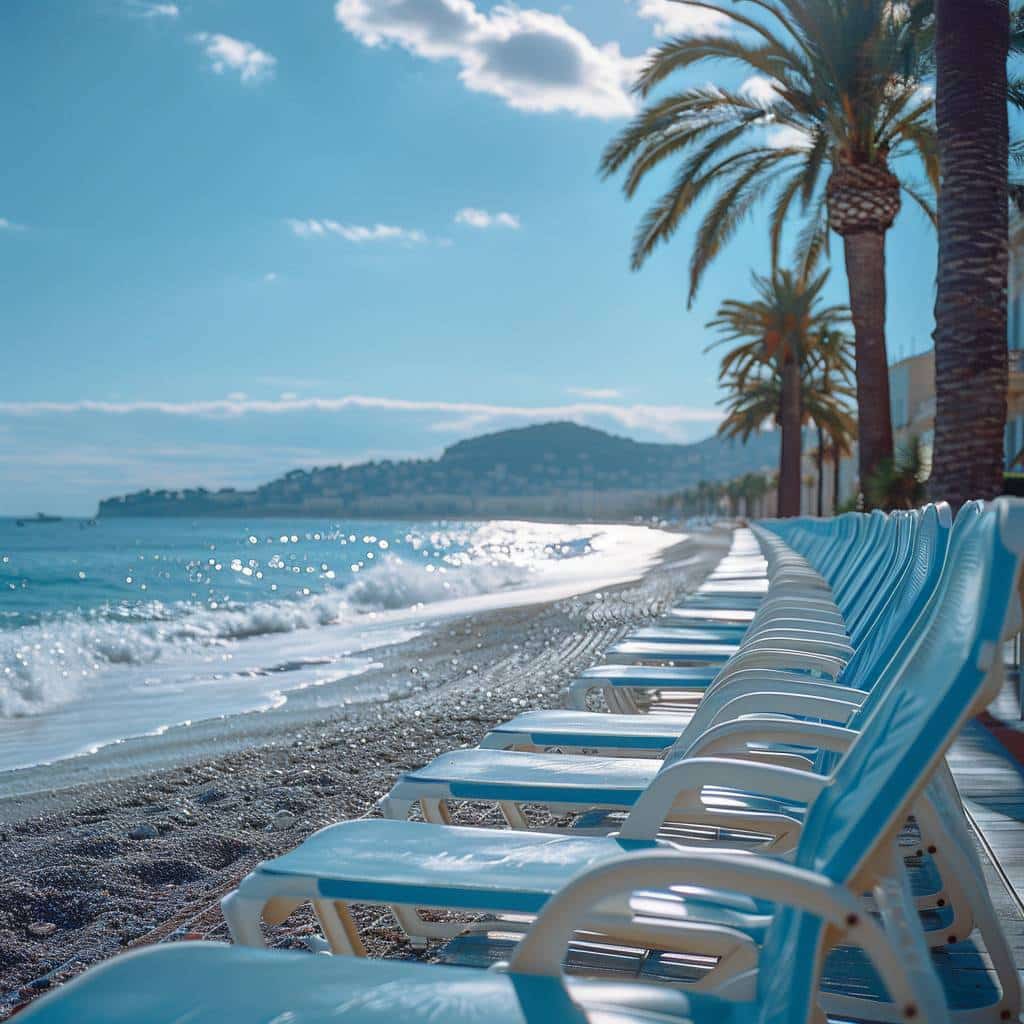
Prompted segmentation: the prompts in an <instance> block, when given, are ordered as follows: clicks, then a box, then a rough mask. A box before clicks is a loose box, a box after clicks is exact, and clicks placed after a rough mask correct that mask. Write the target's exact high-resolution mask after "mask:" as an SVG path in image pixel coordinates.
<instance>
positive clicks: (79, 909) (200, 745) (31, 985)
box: [0, 530, 730, 1018]
mask: <svg viewBox="0 0 1024 1024" xmlns="http://www.w3.org/2000/svg"><path fill="white" fill-rule="evenodd" d="M729 539H730V535H729V533H728V532H727V531H724V530H716V531H713V532H711V533H703V534H695V535H693V536H692V537H690V538H689V539H687V540H686V541H684V542H682V543H681V544H679V545H677V546H676V547H673V548H671V549H669V550H668V551H667V552H666V554H665V557H664V558H663V560H662V562H661V563H660V564H659V565H658V566H656V567H654V568H653V569H651V570H650V571H648V572H647V574H646V575H645V576H644V577H643V578H642V579H640V580H638V581H636V582H634V583H629V584H624V585H620V586H617V587H614V588H610V589H608V590H606V591H596V592H592V593H589V594H584V595H581V596H579V597H574V598H568V599H565V600H560V601H556V602H553V603H548V604H538V605H532V606H526V607H520V608H513V609H505V610H502V611H495V612H488V613H485V614H478V615H472V616H467V617H464V618H459V619H450V620H447V621H444V622H441V623H439V624H437V625H436V626H434V627H431V628H430V629H428V631H427V632H425V633H424V634H423V635H421V636H418V637H417V638H415V639H414V640H411V641H409V642H407V643H404V644H401V645H398V646H395V647H391V648H383V649H379V650H376V651H373V652H371V654H372V657H373V659H374V664H375V666H376V667H375V668H373V669H371V671H370V672H369V673H367V674H366V675H365V676H361V677H359V686H358V693H359V694H360V695H361V698H360V701H359V702H353V703H350V704H349V705H347V706H345V705H340V706H332V707H329V708H324V707H321V706H319V704H320V703H322V702H323V695H322V694H321V695H310V696H309V697H308V699H307V700H306V702H305V703H303V701H302V700H301V699H296V700H295V701H294V702H292V701H291V700H290V701H289V704H291V707H286V709H283V710H282V712H281V713H274V714H262V715H242V716H237V717H236V718H234V719H230V720H227V721H225V722H219V723H210V724H200V725H198V726H195V727H192V728H190V729H179V730H173V731H172V733H170V734H168V735H167V736H164V737H159V738H158V741H157V740H151V741H149V742H148V743H147V744H145V745H144V746H139V745H132V744H121V745H118V747H116V748H111V749H109V750H107V751H105V752H101V754H99V755H94V756H93V757H92V758H79V759H75V761H73V762H63V763H61V765H59V766H58V765H55V766H50V767H49V768H43V769H36V770H33V771H30V772H25V773H19V774H18V775H17V776H16V777H14V778H13V779H9V780H8V784H7V785H6V786H5V785H4V783H3V781H2V780H0V1018H3V1017H4V1016H5V1015H6V1014H7V1013H9V1012H10V1011H11V1010H13V1009H14V1008H15V1007H16V1006H17V1005H18V1004H19V1003H22V1002H24V1001H25V1000H26V999H30V998H32V997H34V996H35V995H38V994H39V993H40V992H42V991H45V990H46V989H48V988H50V987H52V985H54V984H57V983H60V982H62V981H64V980H66V979H67V978H69V977H71V976H73V975H74V974H77V973H78V972H80V971H81V970H83V969H84V968H86V967H88V966H89V965H90V964H93V963H95V962H97V961H99V960H102V959H104V958H106V957H108V956H111V955H113V954H115V953H117V952H119V951H121V950H123V949H124V948H126V947H130V946H135V945H143V944H147V943H149V942H155V941H161V940H165V939H182V938H199V937H202V938H219V939H224V938H226V937H227V933H226V929H225V927H224V925H223V921H222V919H221V917H220V913H219V909H218V906H217V902H218V900H219V898H220V897H221V896H222V895H223V894H224V893H225V892H227V891H228V890H229V889H231V888H232V887H233V886H234V884H235V883H236V882H237V881H238V879H239V878H241V877H242V876H243V875H244V874H246V873H247V872H248V871H249V870H250V869H251V868H252V866H253V865H254V864H256V863H257V862H258V861H260V860H262V859H265V858H267V857H271V856H274V855H276V854H279V853H282V852H284V851H285V850H287V849H290V848H291V847H293V846H295V845H297V844H298V843H299V842H301V841H302V839H303V838H304V837H306V836H308V835H309V834H310V833H312V832H314V831H316V830H317V829H319V828H321V827H323V826H324V825H327V824H330V823H332V822H335V821H339V820H343V819H350V818H356V817H361V816H365V815H370V814H373V813H374V807H375V803H376V801H377V800H378V799H379V798H380V797H381V796H383V795H384V794H385V793H386V792H387V790H388V789H389V788H390V786H391V784H392V782H393V781H394V779H395V777H396V776H397V775H398V774H399V773H400V772H402V771H405V770H408V769H411V768H415V767H418V766H420V765H422V764H424V763H425V762H426V761H428V760H430V759H431V758H432V757H434V756H435V755H437V754H439V753H443V752H444V751H446V750H450V749H454V748H457V747H465V746H475V745H476V743H477V742H478V741H479V739H480V737H481V736H482V735H483V734H484V732H486V730H487V729H488V728H489V727H490V726H491V725H493V724H495V723H497V722H499V721H502V720H504V719H506V718H508V717H510V716H512V715H515V714H517V713H519V712H521V711H524V710H527V709H530V708H542V707H558V706H560V705H561V703H562V691H563V690H564V688H565V686H566V685H567V684H568V682H569V681H570V680H571V679H572V678H573V677H574V676H575V675H576V674H578V673H579V672H580V671H581V670H582V669H584V668H586V667H588V666H589V665H591V664H593V663H595V662H596V661H598V660H599V658H600V655H601V652H602V651H603V650H604V648H606V647H607V646H608V644H610V643H612V642H614V641H615V640H616V639H618V638H619V637H620V636H622V635H623V634H624V633H625V632H626V631H627V630H629V629H630V628H632V627H635V626H637V625H640V624H643V623H645V622H647V621H649V620H650V619H651V618H653V617H655V616H657V615H658V614H660V613H661V612H663V611H664V610H665V609H666V608H668V607H670V606H671V605H672V603H674V602H675V601H677V600H678V599H679V597H680V596H681V595H682V594H684V593H685V592H686V591H688V590H692V589H693V588H694V587H696V586H697V585H698V584H699V582H700V581H701V579H703V577H704V576H705V575H706V574H707V573H708V572H709V571H710V569H711V568H712V567H713V566H714V565H715V563H716V562H717V561H718V560H719V559H720V558H721V557H722V556H723V555H724V554H725V552H726V550H727V549H728V544H729ZM396 681H397V684H398V685H397V686H396ZM396 693H398V694H400V695H398V696H395V694H396ZM54 786H59V787H61V788H59V789H54V788H53V787H54ZM472 813H473V812H472V810H470V811H469V814H470V815H472ZM359 917H360V923H361V925H362V927H363V935H364V938H367V939H368V946H369V948H370V951H371V953H373V954H374V955H389V956H409V955H412V954H411V951H410V949H409V947H408V945H407V944H406V943H405V942H404V941H403V939H402V937H401V935H400V934H399V933H398V932H397V931H396V930H395V928H394V927H393V924H392V922H391V918H390V916H389V915H388V914H387V912H386V911H384V910H383V909H382V908H366V910H365V911H363V912H362V913H360V915H359ZM313 931H314V925H313V921H312V917H311V916H310V915H309V914H308V913H306V912H302V911H300V912H298V913H296V915H294V916H293V917H292V918H291V919H290V920H289V921H288V922H286V924H285V925H284V926H282V927H281V928H277V929H274V930H272V932H271V933H270V934H269V935H268V938H269V940H270V941H271V943H272V944H274V945H283V946H295V945H302V944H303V942H304V941H305V940H306V938H307V937H308V936H309V935H311V934H312V932H313Z"/></svg>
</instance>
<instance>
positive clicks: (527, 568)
mask: <svg viewBox="0 0 1024 1024" xmlns="http://www.w3.org/2000/svg"><path fill="white" fill-rule="evenodd" d="M681 539H682V538H681V537H680V534H678V533H670V532H667V531H663V530H659V529H654V528H650V527H647V526H642V525H595V524H564V523H535V522H514V521H489V522H456V521H443V522H439V521H435V522H386V521H373V522H354V521H353V522H348V521H331V520H323V521H318V520H313V519H259V520H254V521H245V520H242V519H199V520H188V519H100V520H80V519H64V520H60V521H58V522H29V523H26V524H24V525H18V522H17V521H16V520H14V519H0V772H2V771H6V770H10V769H15V768H23V767H29V766H32V765H40V764H48V763H51V762H56V761H60V760H62V759H66V758H71V757H85V756H89V755H90V754H92V753H95V752H96V751H98V750H100V749H102V748H103V747H104V746H106V745H109V744H114V743H120V742H123V741H124V740H126V739H130V738H132V737H139V736H159V735H160V734H161V733H163V732H165V731H166V730H168V729H170V728H171V727H173V726H188V725H190V724H193V723H198V722H202V721H207V720H209V719H213V718H219V717H225V716H232V715H240V714H243V713H247V712H260V711H268V710H271V709H274V708H280V707H282V706H283V705H285V704H286V703H287V702H288V700H289V695H290V694H292V695H294V694H296V692H297V691H302V690H307V689H308V688H309V687H324V692H325V693H327V692H329V693H331V694H336V695H338V696H337V697H336V698H332V699H337V700H339V701H340V700H344V699H345V698H344V694H345V693H346V691H347V690H348V689H349V686H348V682H349V681H350V682H351V686H352V687H357V686H358V680H359V676H360V675H361V674H362V673H365V672H366V671H367V670H368V669H369V668H370V667H372V666H373V665H375V664H377V662H376V661H375V660H374V652H375V650H376V651H377V652H378V653H379V649H380V648H381V647H385V646H388V645H392V644H397V643H401V642H403V641H406V640H409V639H411V638H413V637H415V636H416V635H418V634H420V633H421V632H423V631H424V630H425V629H428V628H430V626H431V624H432V623H436V622H437V621H439V620H441V619H444V618H446V617H451V616H456V615H463V614H469V613H473V612H479V611H485V610H491V609H499V608H502V607H511V606H515V605H523V604H529V603H533V602H535V601H542V600H557V599H562V598H565V597H569V596H571V595H573V594H577V593H583V592H587V591H592V590H595V589H599V588H601V587H606V586H610V585H613V584H616V583H620V582H624V581H626V580H629V579H633V578H636V577H638V576H639V575H641V574H642V573H643V572H644V571H645V570H646V569H647V568H648V567H649V566H650V565H652V564H653V563H654V562H655V561H656V560H657V559H658V556H659V555H660V554H661V553H662V552H663V551H664V550H665V549H666V548H667V547H669V546H670V545H672V544H675V543H678V542H679V541H680V540H681ZM328 683H329V684H332V685H331V686H329V687H328V686H326V684H328ZM339 683H344V684H345V685H340V686H339V685H338V684H339Z"/></svg>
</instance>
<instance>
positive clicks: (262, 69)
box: [192, 32, 277, 84]
mask: <svg viewBox="0 0 1024 1024" xmlns="http://www.w3.org/2000/svg"><path fill="white" fill-rule="evenodd" d="M192 41H193V42H194V43H198V44H199V45H200V46H201V47H202V48H203V52H204V53H205V54H206V56H207V57H208V58H209V61H210V67H211V68H212V69H213V71H214V72H215V73H216V74H218V75H223V74H224V73H225V72H226V71H237V72H238V75H239V78H240V79H241V80H242V81H243V82H246V83H250V84H251V83H255V82H258V81H260V80H261V79H264V78H270V77H271V76H272V75H273V74H274V68H275V67H276V65H277V58H276V57H275V56H274V55H273V54H270V53H267V52H266V51H265V50H261V49H259V48H258V47H256V46H254V45H253V44H252V43H247V42H245V41H244V40H242V39H235V38H234V37H232V36H226V35H223V34H222V33H220V32H199V33H197V34H196V35H194V36H193V37H192Z"/></svg>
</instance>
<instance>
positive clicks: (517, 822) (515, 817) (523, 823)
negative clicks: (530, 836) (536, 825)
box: [498, 800, 530, 831]
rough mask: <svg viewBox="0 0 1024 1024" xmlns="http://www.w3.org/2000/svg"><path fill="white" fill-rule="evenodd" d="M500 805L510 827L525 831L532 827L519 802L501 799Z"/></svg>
mask: <svg viewBox="0 0 1024 1024" xmlns="http://www.w3.org/2000/svg"><path fill="white" fill-rule="evenodd" d="M498 806H499V807H500V808H501V814H502V817H503V818H504V819H505V821H506V822H507V823H508V826H509V828H514V829H519V830H521V831H525V830H526V829H528V828H529V827H530V823H529V822H528V821H527V820H526V815H525V814H523V812H522V811H521V810H520V809H519V805H518V804H515V803H512V802H511V801H510V800H499V801H498Z"/></svg>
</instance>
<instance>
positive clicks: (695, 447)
mask: <svg viewBox="0 0 1024 1024" xmlns="http://www.w3.org/2000/svg"><path fill="white" fill-rule="evenodd" d="M777 458H778V436H777V434H776V433H774V432H773V433H766V434H763V435H754V436H753V437H752V438H751V439H750V441H748V442H747V443H746V444H740V443H739V442H736V441H731V440H728V439H725V438H722V437H718V436H715V437H709V438H707V439H706V440H704V441H699V442H697V443H696V444H656V443H644V442H640V441H633V440H630V439H629V438H625V437H617V436H615V435H614V434H608V433H605V432H604V431H602V430H595V429H593V428H591V427H582V426H579V425H578V424H575V423H544V424H539V425H536V426H529V427H523V428H521V429H517V430H503V431H500V432H498V433H494V434H485V435H483V436H481V437H474V438H470V439H468V440H465V441H459V442H458V443H457V444H453V445H452V446H451V447H449V448H446V449H445V450H444V453H443V454H442V455H441V457H440V458H438V459H409V460H404V461H400V462H392V461H387V460H386V461H383V462H365V463H361V464H359V465H354V466H322V467H314V468H313V469H309V470H305V469H294V470H292V471H291V472H290V473H286V474H285V475H284V476H282V477H279V478H278V479H277V480H272V481H270V483H267V484H263V485H262V486H260V487H257V488H255V490H251V491H240V490H236V489H234V488H230V487H225V488H222V489H221V490H218V491H211V490H207V489H206V488H203V487H197V488H194V489H192V488H190V489H187V490H173V491H172V490H148V489H147V490H144V491H138V492H136V493H134V494H126V495H123V496H121V497H116V498H108V499H106V500H104V501H101V502H100V505H99V512H98V515H99V516H101V517H103V518H111V517H115V516H189V517H202V516H261V517H263V516H285V515H301V516H347V517H354V518H359V517H362V518H374V517H387V518H422V517H424V516H466V517H474V518H514V517H523V518H552V519H553V518H563V517H571V518H584V519H588V518H592V519H610V518H617V517H622V516H630V515H637V514H645V513H648V512H650V511H652V510H653V508H654V502H655V499H656V498H657V497H658V496H659V495H663V494H667V493H669V492H671V491H678V490H680V489H683V488H686V487H690V486H692V485H694V484H696V483H699V482H700V481H701V480H707V481H718V480H729V479H732V478H734V477H737V476H740V475H742V474H744V473H749V472H759V471H767V470H771V469H774V468H775V466H776V463H777Z"/></svg>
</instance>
